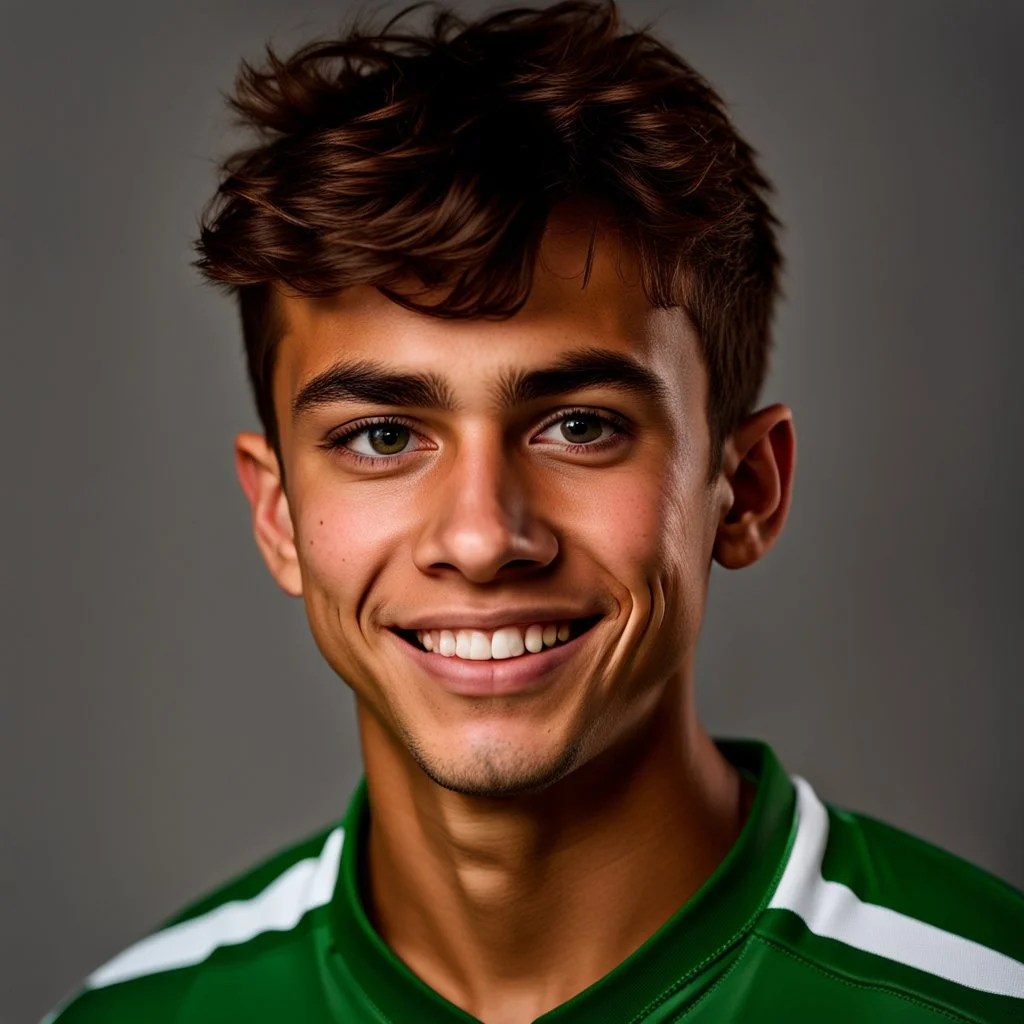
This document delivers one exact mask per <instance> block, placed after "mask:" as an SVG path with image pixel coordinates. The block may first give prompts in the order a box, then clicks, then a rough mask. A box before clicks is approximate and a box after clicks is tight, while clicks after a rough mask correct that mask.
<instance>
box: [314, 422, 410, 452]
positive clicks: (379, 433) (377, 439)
mask: <svg viewBox="0 0 1024 1024" xmlns="http://www.w3.org/2000/svg"><path fill="white" fill-rule="evenodd" d="M416 437H417V435H416V432H415V431H414V430H413V429H412V428H411V427H408V426H406V425H405V424H404V423H402V422H400V421H398V420H380V421H378V422H375V423H363V424H361V425H360V424H356V425H355V426H354V427H353V428H352V429H351V430H349V431H347V432H346V433H344V434H340V435H339V436H337V437H335V438H332V439H331V440H330V441H328V442H327V444H326V445H325V446H324V447H326V448H333V449H335V450H340V451H343V452H344V453H345V454H347V455H349V456H352V457H353V458H356V459H364V460H367V461H378V462H382V461H387V460H388V459H389V457H393V456H397V455H404V454H406V453H407V452H414V451H418V450H419V447H422V446H419V447H410V444H409V442H410V441H414V440H415V439H416Z"/></svg>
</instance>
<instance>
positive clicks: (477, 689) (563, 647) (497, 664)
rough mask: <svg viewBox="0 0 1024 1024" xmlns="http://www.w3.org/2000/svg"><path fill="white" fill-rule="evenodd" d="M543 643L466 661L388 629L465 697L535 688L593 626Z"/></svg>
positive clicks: (412, 654) (431, 672) (412, 655)
mask: <svg viewBox="0 0 1024 1024" xmlns="http://www.w3.org/2000/svg"><path fill="white" fill-rule="evenodd" d="M593 628H594V627H593V626H591V627H590V629H588V630H587V631H586V632H585V633H581V634H580V635H579V636H576V637H573V638H572V639H571V640H566V641H565V642H564V643H559V644H556V645H555V646H554V647H545V648H544V650H543V651H540V652H538V653H537V654H520V655H519V656H518V657H515V658H500V659H494V658H492V659H490V660H489V661H469V660H467V659H465V658H459V657H456V656H454V655H453V656H452V657H450V658H446V657H445V656H444V655H443V654H432V653H431V652H430V651H424V650H421V649H420V648H419V647H416V646H415V645H414V644H411V643H409V642H408V641H407V640H403V639H402V637H400V636H399V635H398V634H397V633H393V632H391V631H390V630H388V633H389V635H390V636H392V637H393V638H394V640H395V642H396V643H398V644H399V646H400V647H401V648H402V650H403V651H405V653H406V654H407V655H408V656H409V657H410V658H412V660H413V661H414V662H415V663H416V664H417V665H419V666H420V667H421V668H422V669H423V671H424V672H426V673H427V674H428V675H430V676H432V677H433V678H434V679H436V680H437V681H438V682H439V683H441V684H442V685H443V686H444V687H445V688H446V689H447V690H450V691H451V692H452V693H457V694H460V695H462V696H465V697H505V696H508V695H510V694H519V693H529V692H531V691H534V690H539V689H541V688H542V687H544V686H545V685H546V684H547V682H548V678H547V677H548V676H549V675H550V673H551V672H553V671H554V670H555V669H556V668H558V667H559V666H561V665H564V664H565V663H566V662H567V661H568V660H569V659H570V658H571V657H572V656H573V655H574V654H575V653H576V651H577V650H578V649H579V645H580V643H581V641H582V640H583V639H584V638H586V637H588V636H589V635H590V633H591V631H592V630H593Z"/></svg>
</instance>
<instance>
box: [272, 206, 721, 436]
mask: <svg viewBox="0 0 1024 1024" xmlns="http://www.w3.org/2000/svg"><path fill="white" fill-rule="evenodd" d="M590 246H591V222H586V223H580V222H579V221H578V220H573V219H571V218H568V217H564V216H563V217H553V218H552V219H551V221H550V222H549V224H548V226H547V229H546V230H545V233H544V237H543V239H542V243H541V248H540V253H539V256H538V259H537V261H536V265H535V268H534V277H533V283H532V288H531V291H530V295H529V298H528V300H527V302H526V303H525V305H524V306H523V308H522V309H521V310H520V311H519V312H517V313H516V314H515V315H514V316H512V317H510V318H508V319H506V320H482V319H471V320H449V319H442V318H440V317H431V316H427V315H425V314H421V313H416V312H413V311H411V310H407V309H404V308H403V307H401V306H399V305H398V304H397V303H394V302H392V301H391V300H389V299H388V298H386V297H385V296H383V295H381V294H380V292H379V291H377V289H376V288H373V287H371V286H369V285H359V286H355V287H352V288H347V289H345V290H344V291H342V292H340V293H338V294H337V295H333V296H330V297H327V298H309V297H303V296H294V295H285V294H283V293H279V294H278V310H279V313H280V320H281V325H282V328H283V330H282V335H281V340H280V342H279V348H278V352H277V358H276V361H275V362H276V367H275V374H274V378H275V380H274V392H275V407H276V408H277V410H278V418H279V420H282V419H283V418H286V417H287V415H288V412H287V411H288V410H289V409H290V406H291V403H292V401H293V399H294V398H295V396H296V395H297V394H298V393H299V392H300V391H301V390H302V388H303V386H304V385H305V384H306V383H308V382H309V381H310V380H312V379H313V378H315V377H317V376H318V375H319V374H321V373H324V372H325V371H327V370H328V369H330V368H331V367H332V366H334V365H336V364H337V363H338V362H339V361H341V360H345V361H349V360H351V361H360V360H374V361H377V362H381V363H385V364H387V365H389V366H391V367H393V368H394V369H395V370H398V371H407V372H430V373H434V374H439V375H442V376H444V377H445V378H447V379H448V380H450V381H451V385H452V389H453V392H455V393H459V394H460V404H464V403H463V402H462V400H463V399H468V400H469V403H470V404H472V399H473V395H474V394H475V393H479V394H480V397H481V398H482V397H483V393H484V390H485V388H486V386H487V384H488V383H493V382H494V381H495V380H497V378H498V377H499V376H500V375H502V374H508V373H509V372H510V371H514V370H517V369H522V370H528V369H532V368H537V367H541V366H545V365H549V364H550V363H551V362H552V361H553V360H555V359H557V358H558V357H560V356H562V355H564V354H566V353H569V352H572V351H574V350H580V349H595V348H596V349H604V350H607V351H609V352H615V353H618V354H621V355H625V356H628V357H630V358H631V359H633V360H635V361H637V362H638V363H640V364H641V365H642V366H644V367H646V368H647V369H649V370H651V371H652V372H653V373H655V374H656V375H657V376H658V377H660V378H661V379H662V380H663V381H664V382H665V384H666V386H667V387H668V389H669V390H670V391H676V392H677V393H678V391H679V390H682V391H689V390H691V389H692V387H693V386H695V385H697V386H699V384H700V381H699V380H698V379H697V378H699V377H700V376H701V374H702V370H701V368H700V365H699V363H700V360H699V355H698V347H697V337H696V331H695V329H694V327H693V324H692V322H691V321H690V319H689V317H688V316H687V314H686V312H685V311H684V310H683V309H681V308H674V309H655V308H653V307H652V306H651V305H650V303H649V302H648V300H647V297H646V294H645V293H644V290H643V288H642V286H641V284H640V275H639V269H638V267H637V264H636V261H635V259H634V258H633V257H632V255H631V254H630V253H629V251H628V250H627V249H625V248H623V247H622V246H620V245H619V244H618V243H617V242H616V240H615V238H614V236H613V235H611V234H610V233H609V232H608V231H606V230H604V229H603V228H600V227H598V228H597V231H596V235H595V237H594V242H593V258H592V264H591V270H590V274H589V277H588V278H587V280H586V282H585V283H584V271H585V266H586V261H587V253H588V250H589V249H590ZM440 297H441V293H440V292H439V293H437V295H436V297H435V296H434V295H431V294H429V293H428V294H427V295H426V297H422V296H417V299H418V300H419V301H427V302H432V301H436V299H437V298H440ZM680 397H681V396H680Z"/></svg>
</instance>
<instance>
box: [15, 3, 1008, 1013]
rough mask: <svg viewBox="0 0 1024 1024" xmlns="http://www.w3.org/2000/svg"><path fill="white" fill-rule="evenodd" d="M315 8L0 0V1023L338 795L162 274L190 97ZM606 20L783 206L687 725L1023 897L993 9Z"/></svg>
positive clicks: (180, 193)
mask: <svg viewBox="0 0 1024 1024" xmlns="http://www.w3.org/2000/svg"><path fill="white" fill-rule="evenodd" d="M347 9H348V8H347V7H346V6H345V4H338V3H326V2H314V0H258V2H251V0H247V2H244V3H242V2H218V3H210V2H208V0H202V2H200V0H189V2H182V0H178V2H176V3H173V4H159V3H145V4H139V3H136V2H130V0H102V2H99V0H97V2H93V3H90V4H77V3H71V2H64V3H61V4H53V3H40V2H33V3H28V2H25V3H11V2H9V0H8V3H7V4H6V5H5V6H3V7H2V8H0V97H2V99H0V104H2V105H0V112H2V131H0V147H2V148H0V152H2V163H0V196H2V199H0V204H2V205H0V217H2V221H0V289H2V292H0V299H2V315H0V332H2V333H0V336H2V362H0V367H2V370H0V386H2V405H0V408H2V415H3V436H4V439H5V441H6V443H5V445H4V449H3V481H4V483H3V498H2V501H0V517H2V518H0V523H2V536H3V540H4V544H3V569H4V571H3V587H2V601H3V608H2V615H3V617H2V623H3V627H2V628H3V644H2V659H3V662H2V665H0V673H2V675H0V678H2V685H3V705H2V706H3V712H2V718H0V772H2V775H0V778H2V780H3V808H2V811H3V819H2V829H0V842H2V859H0V871H2V884H3V892H2V903H0V906H2V912H0V940H2V949H0V964H2V965H3V966H2V968H0V1020H2V1021H4V1024H8V1022H20V1021H32V1020H35V1019H37V1018H38V1017H39V1016H40V1015H41V1014H42V1013H43V1011H44V1010H45V1009H47V1008H48V1007H49V1006H51V1005H52V1004H53V1003H54V1002H55V1001H56V1000H58V999H59V998H61V997H62V996H63V995H64V994H65V993H66V992H67V991H68V990H69V989H71V988H72V987H74V986H76V985H77V983H78V982H79V980H80V979H81V978H82V977H83V976H84V975H85V974H86V973H87V972H89V971H90V970H91V969H93V968H94V967H96V966H98V965H99V964H100V963H101V962H103V961H104V960H105V959H107V958H108V957H109V956H111V955H113V954H114V953H115V952H116V951H118V950H119V949H121V948H123V947H124V946H125V945H127V944H128V943H129V942H131V941H133V940H134V939H135V938H137V937H139V936H140V935H141V934H143V933H144V932H145V931H146V930H148V929H149V928H151V927H152V926H154V925H155V924H156V923H157V922H158V921H159V920H160V919H162V918H163V917H165V916H167V915H168V914H170V913H171V912H173V911H174V910H176V909H177V908H178V907H179V906H180V905H181V904H182V903H184V902H186V901H187V900H190V899H192V898H193V897H195V896H197V895H198V894H199V893H201V892H202V891H203V890H205V889H207V888H209V887H211V886H213V885H215V884H217V883H218V882H220V881H222V880H224V879H225V878H226V877H227V876H229V875H231V874H232V873H234V872H237V871H240V870H242V869H243V868H245V867H247V866H249V865H250V864H252V863H253V862H254V861H256V860H258V859H259V858H261V857H263V856H264V855H266V854H267V853H269V852H270V851H272V850H273V849H275V848H277V847H279V846H281V845H283V844H286V843H288V842H290V841H292V840H294V839H296V838H298V837H299V836H301V835H303V834H305V833H307V832H310V831H312V830H314V829H316V828H317V827H319V826H320V825H322V824H325V823H326V822H328V821H330V820H332V819H334V818H336V817H338V816H340V813H341V810H342V808H343V806H344V804H345V802H346V800H347V798H348V795H349V791H350V789H351V787H352V785H353V783H354V780H355V778H356V775H357V772H358V770H359V752H358V747H357V742H356V735H355V731H354V728H353V720H352V702H351V698H350V696H349V693H348V691H347V690H346V688H345V687H344V685H343V684H342V683H341V682H340V681H339V680H337V679H336V678H334V677H333V676H332V674H331V672H330V670H329V669H328V668H327V667H326V665H325V664H324V663H323V662H322V660H321V658H320V655H319V654H318V652H317V651H316V649H315V647H314V645H313V643H312V640H311V637H310V636H309V633H308V628H307V626H306V622H305V617H304V612H303V609H302V606H301V604H300V603H299V602H295V601H290V600H288V599H287V598H285V597H284V596H283V595H282V594H281V593H280V592H279V591H278V590H277V589H276V587H275V585H274V584H273V583H272V581H271V580H270V577H269V575H268V574H267V572H266V570H265V569H264V566H263V564H262V562H261V561H260V559H259V556H258V554H257V552H256V549H255V545H254V544H253V542H252V539H251V531H250V525H249V519H248V509H247V506H246V504H245V501H244V498H243V496H242V494H241V491H240V490H239V488H238V486H237V483H236V480H235V477H234V472H233V468H232V461H231V444H232V437H233V434H234V432H235V431H236V430H238V429H248V428H252V427H254V426H255V425H256V419H255V414H254V413H253V411H252V409H251V408H250V401H249V396H248V393H247V391H246V386H245V380H244V375H243V373H244V372H243V364H242V359H241V343H240V333H239V329H238V325H237V323H236V320H235V314H234V309H233V307H232V306H231V305H230V304H229V303H228V301H227V300H226V299H224V298H222V297H221V296H219V295H218V294H217V293H215V292H214V291H213V290H211V289H208V288H205V287H203V286H201V285H200V283H199V280H198V278H197V276H196V275H195V273H194V272H193V271H192V270H191V269H190V267H189V260H190V259H191V253H190V248H189V245H190V241H191V238H192V235H193V232H194V229H195V222H196V216H197V213H198V211H199V209H200V207H201V206H202V203H203V202H204V200H205V199H206V198H207V196H208V194H209V193H210V191H211V189H212V187H213V182H214V171H213V160H214V159H215V158H218V157H220V156H222V155H223V154H224V153H226V152H227V150H228V149H229V148H230V145H231V136H230V133H229V132H228V130H227V115H226V113H225V110H224V107H223V106H222V103H221V99H220V97H219V95H218V90H220V89H226V88H227V87H228V86H229V85H230V82H231V79H232V77H233V74H234V70H235V66H236V63H237V60H238V58H239V57H241V56H242V55H248V56H258V54H259V51H260V48H261V46H262V44H263V42H264V40H265V39H267V38H268V37H270V36H273V37H274V38H275V39H276V40H277V41H279V42H282V43H285V44H291V43H298V42H301V41H304V40H305V39H306V38H307V37H308V36H310V35H313V34H319V33H325V32H330V31H331V30H332V29H334V28H335V27H336V25H337V23H338V21H339V20H340V17H341V16H342V15H343V14H344V13H345V11H346V10H347ZM463 9H465V10H469V11H476V10H480V9H481V5H467V6H465V7H464V8H463ZM624 10H625V13H626V15H627V17H629V18H630V19H632V20H634V21H637V20H641V19H643V18H646V17H649V16H652V15H654V14H657V13H659V12H662V13H663V17H662V20H661V23H660V25H661V29H660V30H661V33H662V35H663V36H664V37H666V38H667V39H668V40H670V41H671V42H672V43H673V44H674V45H675V46H676V47H677V48H678V49H679V51H680V52H681V53H682V54H683V55H684V56H686V57H687V58H688V59H689V60H691V61H692V62H693V63H694V64H695V65H696V66H697V67H698V69H700V70H701V71H703V72H704V73H705V74H706V75H707V76H708V77H709V78H710V79H711V80H712V82H713V83H715V84H716V85H717V86H718V87H719V88H720V89H721V91H722V92H723V93H724V95H725V97H726V99H727V100H728V101H729V102H730V103H731V105H732V109H733V111H734V114H735V117H736V120H737V122H738V124H739V126H740V128H741V129H742V130H743V131H744V132H745V134H746V135H747V136H748V137H749V138H750V140H751V141H752V142H753V143H754V145H755V146H756V147H757V148H758V149H759V150H760V152H761V153H762V155H763V161H764V165H765V167H766V169H767V171H768V172H769V174H770V176H771V177H772V178H773V179H774V181H775V182H776V185H777V187H778V191H779V200H778V209H779V212H780V214H781V216H782V218H783V220H784V221H785V223H786V225H787V231H786V234H785V236H784V246H785V250H786V252H787V254H788V259H789V268H788V273H787V277H786V289H787V294H788V298H787V301H786V302H785V303H784V305H783V307H782V309H781V311H780V316H779V320H778V332H777V337H778V348H777V353H776V356H775V360H774V369H773V373H772V377H771V380H770V383H769V387H768V389H767V392H766V393H765V396H764V400H765V403H767V402H769V401H785V402H786V403H788V404H790V405H791V407H792V408H793V410H794V414H795V422H796V427H797V437H798V466H797V478H796V492H795V499H794V504H793V507H792V512H791V516H790V520H789V523H788V526H787V528H786V531H785V533H784V534H783V536H782V538H781V540H780V542H779V543H778V545H777V547H776V549H775V550H774V551H773V552H772V553H771V554H770V556H769V557H768V558H767V559H766V560H765V561H764V562H763V563H761V564H759V565H756V566H754V567H753V568H751V569H749V570H747V571H745V572H741V573H726V572H724V571H721V570H719V569H718V568H717V567H716V569H715V572H714V574H713V579H712V592H711V598H710V606H709V610H708V617H707V622H706V626H705V630H704V635H703V641H702V647H701V650H700V656H699V692H700V706H701V709H702V712H703V714H704V717H705V720H706V722H707V723H708V725H709V727H710V728H711V730H712V731H713V732H714V733H715V734H718V735H727V734H731V735H753V736H758V737H763V738H765V739H767V740H768V741H770V742H771V743H772V744H773V745H774V746H775V748H776V750H777V751H778V752H779V754H780V755H781V757H782V758H783V761H784V763H785V764H786V765H787V766H788V768H789V769H790V770H791V771H794V772H798V773H800V774H803V775H804V776H806V777H807V778H809V779H810V780H811V781H812V782H813V783H814V785H815V786H816V788H817V789H818V791H819V792H820V793H821V794H822V795H823V796H824V797H825V798H827V799H830V800H833V801H835V802H837V803H840V804H842V805H846V806H850V807H855V808H857V809H860V810H863V811H866V812H868V813H871V814H874V815H876V816H879V817H882V818H885V819H888V820H890V821H892V822H894V823H896V824H898V825H900V826H901V827H903V828H906V829H908V830H910V831H912V832H916V833H918V834H920V835H922V836H924V837H926V838H928V839H930V840H932V841H934V842H938V843H939V844H941V845H943V846H946V847H947V848H949V849H951V850H953V851H955V852H957V853H959V854H961V855H963V856H965V857H967V858H969V859H971V860H973V861H976V862H977V863H979V864H981V865H983V866H985V867H987V868H989V869H990V870H992V871H994V872H996V873H998V874H1000V875H1002V876H1003V877H1005V878H1006V879H1008V880H1010V881H1011V882H1013V883H1015V884H1016V885H1018V886H1024V854H1022V852H1021V850H1022V843H1024V813H1022V812H1024V744H1022V743H1021V742H1020V729H1021V724H1022V717H1024V716H1022V713H1024V687H1022V686H1021V681H1022V680H1021V672H1020V668H1019V663H1020V658H1021V644H1020V630H1021V625H1022V601H1021V586H1020V569H1021V547H1022V541H1021V529H1020V509H1021V497H1022V496H1021V448H1022V438H1024V423H1022V411H1021V410H1022V406H1021V400H1020V379H1021V371H1022V369H1024V363H1022V355H1021V352H1022V347H1021V344H1020V339H1019V330H1018V325H1019V324H1020V323H1021V322H1022V316H1021V314H1022V312H1024V310H1022V309H1021V305H1022V289H1021V272H1022V269H1024V268H1022V259H1021V238H1022V227H1024V224H1022V220H1024V203H1022V199H1021V191H1020V183H1021V181H1022V180H1024V168H1022V166H1021V163H1022V160H1021V157H1022V152H1024V145H1022V141H1021V132H1020V125H1021V121H1022V117H1021V114H1022V98H1024V72H1022V60H1021V57H1022V53H1021V50H1022V45H1021V44H1022V40H1024V31H1022V30H1024V5H1022V4H1020V3H1017V2H1003V3H995V2H987V3H979V2H978V0H963V2H958V3H951V2H937V0H936V2H910V0H901V2H900V3H896V4H894V3H891V2H883V0H873V2H870V3H863V2H862V3H858V4H849V3H846V2H838V0H837V2H829V3H822V2H810V0H807V2H796V0H790V2H773V3H764V2H763V0H748V2H743V0H730V2H723V0H715V2H714V3H712V2H689V3H687V2H682V3H668V2H663V3H662V4H661V5H660V7H655V6H653V5H652V6H642V5H641V4H640V3H637V2H633V3H631V2H630V0H625V4H624Z"/></svg>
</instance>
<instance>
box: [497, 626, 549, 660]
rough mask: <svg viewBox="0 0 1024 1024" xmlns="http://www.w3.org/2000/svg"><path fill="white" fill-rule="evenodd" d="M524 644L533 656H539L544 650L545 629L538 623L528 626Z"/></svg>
mask: <svg viewBox="0 0 1024 1024" xmlns="http://www.w3.org/2000/svg"><path fill="white" fill-rule="evenodd" d="M524 643H525V646H526V649H527V650H528V651H529V652H530V653H531V654H539V653H540V652H541V651H542V650H544V627H543V626H540V625H537V623H534V624H533V625H532V626H527V627H526V638H525V641H524ZM492 646H493V645H492Z"/></svg>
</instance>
